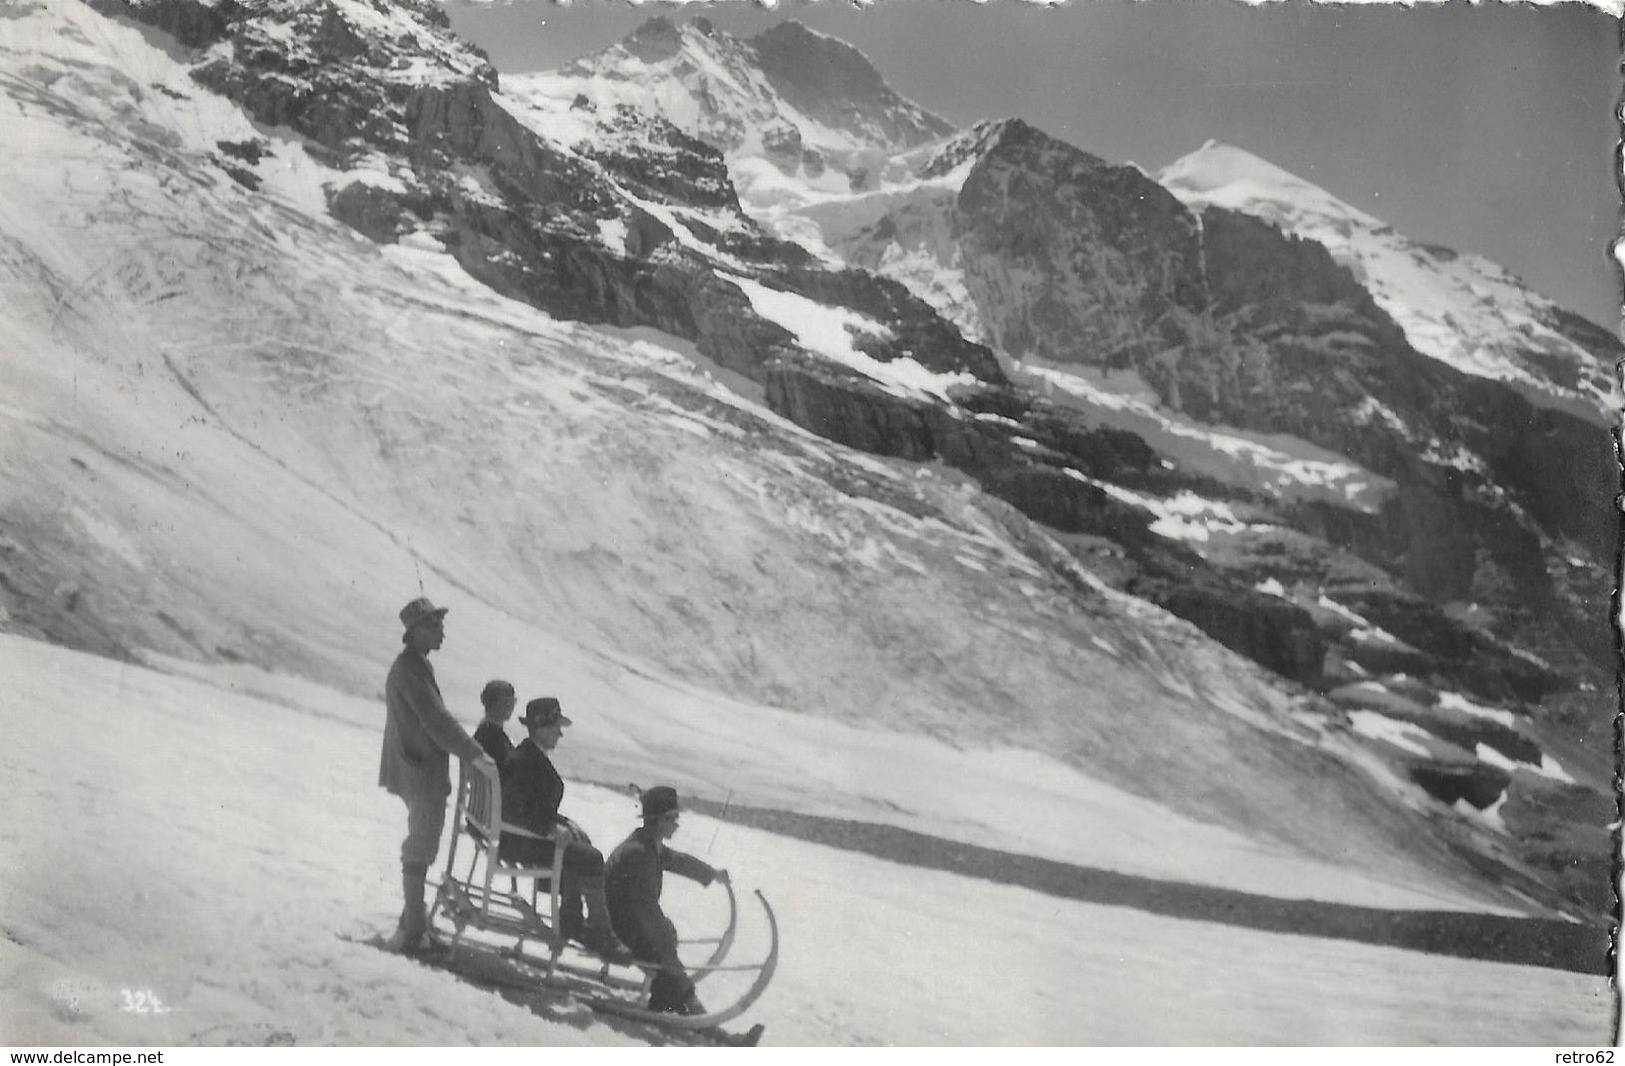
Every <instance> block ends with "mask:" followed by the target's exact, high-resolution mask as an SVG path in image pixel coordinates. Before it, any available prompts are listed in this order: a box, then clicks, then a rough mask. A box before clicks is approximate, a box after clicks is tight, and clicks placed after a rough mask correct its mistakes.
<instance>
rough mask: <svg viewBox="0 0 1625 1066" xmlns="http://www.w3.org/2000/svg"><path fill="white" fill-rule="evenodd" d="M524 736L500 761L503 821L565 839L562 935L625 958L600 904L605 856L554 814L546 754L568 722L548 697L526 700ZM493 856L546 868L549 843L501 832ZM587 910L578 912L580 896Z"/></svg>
mask: <svg viewBox="0 0 1625 1066" xmlns="http://www.w3.org/2000/svg"><path fill="white" fill-rule="evenodd" d="M519 724H520V725H522V726H524V727H525V732H526V737H525V739H524V740H522V741H520V742H519V745H518V747H516V748H514V749H513V754H512V755H510V756H508V759H507V761H506V762H504V763H503V764H502V820H503V821H504V822H510V823H512V824H514V825H517V826H519V827H520V828H521V829H526V830H529V831H530V832H532V833H555V834H556V835H557V837H558V839H559V840H561V841H563V842H564V883H563V884H562V885H560V886H559V894H560V904H559V905H560V908H561V911H562V913H561V914H560V915H559V925H560V927H561V932H562V933H563V934H564V936H565V938H566V939H569V940H574V941H576V942H577V943H579V944H581V945H582V946H583V947H585V948H586V949H587V950H588V951H591V952H592V953H593V954H595V955H597V956H598V957H599V958H601V959H603V960H604V961H605V962H628V961H630V960H631V957H632V955H631V953H630V952H629V951H627V950H626V948H624V947H622V946H621V943H620V941H618V940H616V939H615V934H614V933H612V932H611V931H610V928H609V909H608V907H607V906H606V905H605V903H604V856H603V853H602V852H600V851H599V850H598V849H597V848H595V847H593V846H592V841H591V840H589V839H587V834H586V833H584V832H582V830H581V828H580V827H579V826H577V825H576V824H575V823H574V822H572V821H570V819H568V818H565V817H564V816H563V815H561V814H559V804H560V803H561V802H563V800H564V780H563V779H562V778H560V777H559V772H558V770H556V769H554V767H553V760H552V759H550V758H548V755H547V753H548V752H550V751H552V750H553V749H554V748H556V747H558V743H559V741H560V740H562V739H563V738H564V727H565V726H567V725H570V724H571V721H570V719H569V718H566V717H565V716H564V709H563V708H562V707H560V706H559V701H558V700H556V699H554V698H553V697H552V696H543V697H541V698H540V699H534V700H531V701H530V702H529V703H527V704H525V713H524V715H522V716H521V717H520V719H519ZM498 855H499V856H500V857H501V859H502V861H503V862H511V863H516V864H518V865H521V866H547V865H550V864H551V863H552V862H553V842H552V841H550V840H532V839H530V838H528V837H521V836H516V835H514V834H512V833H504V834H502V843H501V844H500V845H499V847H498ZM583 896H585V897H586V904H587V914H586V916H585V917H583V916H582V913H581V910H582V897H583Z"/></svg>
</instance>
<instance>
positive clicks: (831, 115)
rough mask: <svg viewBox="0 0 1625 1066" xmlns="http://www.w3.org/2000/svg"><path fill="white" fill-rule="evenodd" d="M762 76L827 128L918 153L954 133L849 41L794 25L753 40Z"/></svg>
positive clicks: (790, 23) (789, 23)
mask: <svg viewBox="0 0 1625 1066" xmlns="http://www.w3.org/2000/svg"><path fill="white" fill-rule="evenodd" d="M750 43H751V44H752V45H754V46H755V49H756V55H757V57H758V61H759V62H760V63H761V67H762V73H763V74H765V75H767V80H768V82H769V83H771V84H772V86H773V88H775V89H777V90H778V91H779V93H780V95H782V96H783V97H784V99H785V100H786V101H787V102H789V103H790V104H791V105H792V106H794V107H795V108H796V110H798V111H800V112H801V113H802V114H804V115H807V116H808V117H810V118H814V119H817V120H818V121H819V122H821V123H823V124H824V125H826V126H831V127H834V128H836V129H843V130H853V131H861V132H863V133H865V134H866V135H867V136H869V137H870V138H871V139H874V140H877V141H879V142H881V143H885V144H891V145H895V146H898V147H904V148H912V147H913V146H914V145H917V144H921V143H923V142H925V141H929V140H931V139H933V138H936V137H941V136H943V135H944V134H947V133H949V132H951V131H952V129H953V127H952V126H950V125H949V124H948V123H946V122H944V121H943V120H942V119H940V118H938V117H937V116H936V115H933V114H931V113H930V112H928V111H925V110H924V109H922V108H920V107H919V106H917V105H915V104H912V103H910V102H909V101H907V100H905V99H903V98H902V97H901V96H899V95H897V93H896V92H895V91H894V90H893V89H892V87H891V86H890V85H887V84H886V81H885V79H884V78H882V77H881V76H880V72H879V71H878V70H876V69H875V68H874V65H873V64H872V63H870V62H869V60H868V58H867V57H866V56H865V55H864V54H863V53H862V52H860V51H858V50H857V49H856V48H853V47H852V46H851V45H849V44H847V43H846V42H845V41H839V40H836V39H835V38H833V37H826V36H824V35H823V34H819V33H814V32H813V31H811V30H809V29H807V27H805V26H803V25H802V24H801V23H799V22H796V21H794V20H789V21H785V22H781V23H779V24H778V25H776V26H774V27H772V28H771V29H767V30H764V31H762V32H761V33H759V34H757V35H756V36H755V37H752V38H751V40H750Z"/></svg>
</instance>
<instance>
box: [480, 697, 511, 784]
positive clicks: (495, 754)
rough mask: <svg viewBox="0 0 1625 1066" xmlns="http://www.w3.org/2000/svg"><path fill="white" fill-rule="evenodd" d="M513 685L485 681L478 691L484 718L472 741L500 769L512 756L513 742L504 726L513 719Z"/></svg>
mask: <svg viewBox="0 0 1625 1066" xmlns="http://www.w3.org/2000/svg"><path fill="white" fill-rule="evenodd" d="M515 702H516V700H515V698H514V693H513V685H512V684H511V683H510V682H507V681H487V682H486V683H485V687H484V688H483V689H481V690H480V703H481V704H482V705H483V706H484V707H485V717H484V718H482V719H481V720H480V724H479V726H478V727H476V728H475V730H474V740H475V742H476V743H478V744H479V746H480V747H482V748H484V749H485V754H487V755H489V756H491V760H492V761H493V762H495V763H496V764H497V769H498V770H500V769H502V764H503V763H505V762H507V761H508V756H510V755H512V754H513V741H511V740H509V739H508V733H507V730H506V728H505V727H506V726H507V724H508V719H509V718H512V717H513V708H514V703H515Z"/></svg>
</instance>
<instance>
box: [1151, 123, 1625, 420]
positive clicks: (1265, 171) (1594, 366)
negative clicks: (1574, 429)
mask: <svg viewBox="0 0 1625 1066" xmlns="http://www.w3.org/2000/svg"><path fill="white" fill-rule="evenodd" d="M1158 180H1159V181H1160V182H1161V183H1162V184H1163V185H1164V186H1165V187H1167V188H1168V190H1169V191H1170V192H1172V193H1173V194H1174V195H1175V196H1177V197H1179V198H1180V199H1181V200H1183V201H1184V202H1185V203H1187V204H1189V205H1191V206H1192V207H1196V208H1201V207H1207V206H1212V207H1220V208H1226V209H1229V210H1232V211H1239V212H1242V213H1245V214H1249V215H1253V216H1256V217H1258V218H1262V219H1264V220H1265V221H1267V222H1270V223H1271V224H1273V225H1275V226H1278V227H1279V228H1280V229H1281V230H1282V231H1284V232H1286V233H1290V234H1293V235H1295V236H1298V237H1302V238H1305V239H1308V240H1313V241H1316V242H1318V243H1320V244H1322V245H1324V246H1325V247H1326V248H1327V250H1328V251H1330V252H1331V254H1332V256H1333V258H1335V259H1336V260H1337V261H1338V262H1339V263H1341V264H1342V265H1344V266H1346V267H1348V268H1349V269H1350V270H1351V271H1352V272H1353V273H1354V275H1355V277H1356V278H1358V279H1359V280H1360V281H1361V283H1362V284H1364V285H1365V286H1366V287H1367V288H1368V289H1369V290H1370V292H1371V295H1372V296H1373V298H1374V299H1375V300H1376V302H1377V304H1378V305H1379V306H1380V307H1382V309H1383V310H1384V311H1386V312H1387V313H1388V314H1389V315H1390V316H1391V317H1392V318H1393V319H1394V321H1395V322H1397V323H1398V324H1399V326H1400V328H1401V329H1403V330H1404V331H1405V335H1406V337H1407V339H1408V340H1409V341H1410V343H1411V345H1412V347H1414V348H1415V349H1416V350H1417V351H1419V352H1421V353H1422V354H1424V355H1427V356H1430V357H1432V358H1434V359H1438V360H1440V361H1441V362H1444V363H1447V364H1449V365H1450V366H1452V367H1454V368H1455V369H1457V370H1459V371H1461V372H1462V373H1465V374H1471V375H1473V376H1475V377H1483V378H1490V379H1494V380H1498V381H1507V382H1510V383H1513V384H1514V385H1516V386H1518V387H1519V389H1520V391H1522V392H1523V393H1524V394H1525V395H1526V396H1527V397H1528V398H1529V399H1530V400H1532V401H1533V402H1535V403H1537V404H1540V405H1543V406H1557V407H1563V408H1565V409H1568V410H1571V411H1574V412H1577V413H1587V414H1590V415H1591V416H1593V417H1595V415H1596V414H1597V413H1598V412H1602V411H1607V410H1609V409H1610V408H1611V407H1613V406H1616V403H1615V398H1614V395H1613V375H1612V372H1611V369H1610V368H1611V365H1612V361H1613V359H1614V358H1616V357H1617V355H1618V354H1619V353H1618V352H1617V349H1618V343H1617V341H1615V340H1614V339H1613V338H1612V337H1611V336H1609V335H1608V334H1607V333H1606V331H1604V330H1602V329H1601V328H1600V327H1597V326H1595V325H1593V324H1591V323H1589V322H1586V321H1585V320H1583V319H1580V318H1579V317H1578V316H1576V315H1573V314H1571V313H1569V312H1567V311H1564V310H1563V309H1562V308H1560V307H1558V306H1557V305H1556V304H1555V303H1554V302H1553V301H1551V300H1549V299H1547V298H1546V297H1545V296H1542V295H1541V294H1539V293H1537V292H1535V291H1533V290H1532V289H1530V288H1529V287H1528V286H1527V285H1525V284H1524V283H1523V282H1522V281H1521V280H1519V279H1518V278H1517V277H1515V276H1514V275H1513V274H1511V273H1510V272H1509V271H1507V270H1506V269H1505V268H1503V267H1501V266H1500V265H1498V264H1496V263H1493V262H1491V261H1490V260H1488V259H1485V258H1483V257H1482V256H1477V255H1466V254H1461V253H1458V252H1456V251H1454V250H1452V249H1450V248H1444V247H1441V246H1438V245H1431V244H1424V243H1422V242H1420V241H1416V240H1413V239H1411V238H1410V237H1407V236H1405V235H1404V234H1401V233H1398V232H1397V231H1395V229H1394V228H1393V227H1392V226H1390V225H1388V224H1387V223H1385V222H1383V221H1382V220H1381V219H1378V218H1375V217H1373V216H1371V215H1369V214H1366V213H1365V212H1364V211H1361V210H1359V209H1358V208H1356V207H1354V206H1352V205H1350V204H1347V203H1344V202H1343V201H1342V200H1339V199H1338V198H1337V197H1335V196H1333V195H1332V194H1331V193H1329V192H1327V191H1326V190H1325V189H1322V188H1320V187H1319V186H1317V185H1314V184H1312V183H1310V182H1308V181H1305V180H1304V179H1302V178H1300V177H1298V176H1297V175H1295V174H1292V173H1290V172H1288V171H1286V170H1283V169H1281V168H1280V167H1278V166H1276V165H1275V164H1273V163H1269V162H1267V161H1265V160H1263V159H1260V158H1259V157H1258V156H1255V155H1253V154H1251V153H1249V152H1246V151H1244V150H1242V149H1240V148H1235V147H1232V146H1230V145H1225V144H1220V143H1218V142H1216V141H1211V140H1210V141H1208V142H1207V143H1206V144H1204V145H1202V147H1201V148H1199V149H1197V150H1196V151H1194V152H1192V153H1191V154H1189V155H1187V156H1185V157H1183V158H1182V159H1179V160H1176V161H1175V162H1173V163H1172V164H1170V165H1169V166H1167V167H1166V168H1164V169H1163V170H1162V172H1161V173H1160V174H1159V175H1158Z"/></svg>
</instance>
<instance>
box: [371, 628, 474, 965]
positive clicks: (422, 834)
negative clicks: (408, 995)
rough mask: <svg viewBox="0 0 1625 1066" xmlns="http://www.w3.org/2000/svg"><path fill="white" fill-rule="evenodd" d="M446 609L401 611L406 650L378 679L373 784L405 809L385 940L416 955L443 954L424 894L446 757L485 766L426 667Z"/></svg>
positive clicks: (442, 817) (445, 786)
mask: <svg viewBox="0 0 1625 1066" xmlns="http://www.w3.org/2000/svg"><path fill="white" fill-rule="evenodd" d="M445 617H446V608H444V607H436V606H435V605H434V604H433V603H430V602H429V600H428V599H426V598H419V599H415V600H413V601H412V602H411V603H409V604H407V605H406V606H405V607H403V608H401V612H400V619H401V625H402V627H403V630H404V631H403V632H402V633H401V643H402V644H404V645H405V647H404V648H402V649H401V653H400V655H398V656H396V658H395V662H394V664H393V665H392V666H391V667H390V668H389V677H388V679H387V680H386V681H385V682H384V705H385V708H386V710H387V712H388V714H387V717H386V718H385V720H384V740H383V749H382V751H381V753H380V755H379V764H378V784H379V786H380V787H382V788H384V789H387V790H388V791H390V792H392V793H393V794H395V795H397V796H399V797H400V798H401V801H402V802H403V803H405V804H406V839H405V840H403V841H402V842H401V894H402V896H403V897H404V905H403V906H402V909H401V917H400V922H399V923H398V924H397V926H396V928H395V932H394V934H393V935H391V936H390V938H389V940H388V941H387V946H388V947H389V948H390V949H391V950H393V951H400V952H404V953H406V954H422V953H426V952H435V951H440V950H444V948H443V946H442V945H441V944H440V942H439V941H438V940H436V939H435V937H434V936H433V935H432V934H431V933H430V932H429V919H428V912H427V908H426V906H425V904H424V899H423V893H424V888H425V881H426V880H427V878H428V873H429V866H430V864H432V863H433V862H434V860H435V856H436V855H438V854H439V853H440V833H441V830H442V829H443V828H444V827H445V823H446V797H447V796H448V795H449V794H450V793H451V772H450V763H451V760H450V757H451V756H452V755H456V756H457V757H458V758H460V759H464V760H467V761H469V762H474V763H479V762H482V761H483V762H485V763H487V764H491V758H490V756H488V755H486V754H485V751H484V750H483V749H482V748H481V747H480V746H479V745H478V744H476V743H475V742H474V741H473V739H472V738H470V737H469V735H468V734H467V733H466V732H464V731H463V727H462V726H461V725H459V724H458V722H457V719H455V718H453V717H452V715H451V712H450V711H448V710H446V705H445V702H444V701H443V700H442V699H441V698H440V686H439V685H438V684H437V683H436V681H435V677H434V668H433V667H432V666H430V665H429V653H430V652H432V651H436V650H438V649H439V648H440V646H441V644H443V643H444V642H445V639H446V638H445Z"/></svg>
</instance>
